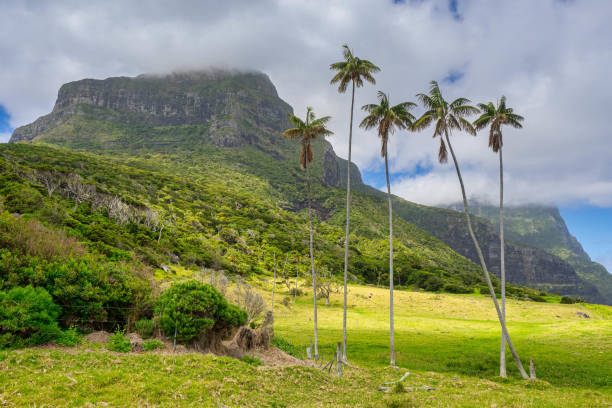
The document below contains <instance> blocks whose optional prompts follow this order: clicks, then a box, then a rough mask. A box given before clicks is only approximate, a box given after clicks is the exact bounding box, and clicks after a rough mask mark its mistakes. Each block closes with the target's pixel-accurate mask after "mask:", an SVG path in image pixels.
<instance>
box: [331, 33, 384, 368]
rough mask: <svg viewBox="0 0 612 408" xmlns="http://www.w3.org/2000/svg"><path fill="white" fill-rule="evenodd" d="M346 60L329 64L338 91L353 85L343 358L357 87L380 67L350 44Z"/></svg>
mask: <svg viewBox="0 0 612 408" xmlns="http://www.w3.org/2000/svg"><path fill="white" fill-rule="evenodd" d="M342 48H343V51H342V55H343V57H344V61H340V62H336V63H334V64H331V65H330V66H329V69H331V70H332V71H338V73H336V75H334V77H333V78H332V79H331V81H330V83H331V84H336V83H338V84H339V85H338V92H340V93H344V92H346V89H347V87H348V85H349V84H351V85H352V90H353V92H352V96H351V121H350V126H349V143H348V162H347V170H346V237H345V239H344V306H343V310H342V359H343V360H345V361H346V360H347V357H346V295H347V287H346V285H347V276H348V253H349V231H350V224H351V146H352V142H353V108H354V106H355V87H357V88H359V87H361V86H363V80H364V79H365V80H366V81H368V82H370V83H371V84H376V80H375V79H374V77H373V76H372V74H374V73H376V72H379V71H380V68H378V67H377V66H376V65H374V64H372V63H371V62H370V61H368V60H363V59H360V58H357V57H355V56H354V55H353V52H352V51H351V49H350V48H349V46H348V45H346V44H344V45H343V46H342Z"/></svg>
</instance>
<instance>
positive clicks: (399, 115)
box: [284, 45, 528, 378]
mask: <svg viewBox="0 0 612 408" xmlns="http://www.w3.org/2000/svg"><path fill="white" fill-rule="evenodd" d="M343 57H344V60H342V61H340V62H337V63H334V64H331V65H330V69H331V70H332V71H335V72H336V73H335V75H334V77H333V78H332V79H331V84H338V91H339V92H340V93H344V92H346V90H347V89H348V87H349V86H350V87H351V90H352V95H351V111H350V125H349V140H348V143H349V145H348V164H347V183H346V237H345V241H344V245H345V247H344V307H343V321H342V328H343V335H342V357H343V359H344V361H345V362H346V361H347V351H346V345H347V330H346V319H347V314H346V313H347V312H346V311H347V276H348V254H349V233H350V207H351V179H350V177H351V172H350V164H351V144H352V135H353V111H354V105H355V88H359V87H362V86H363V85H364V81H367V82H370V83H371V84H375V83H376V80H375V79H374V77H373V74H375V73H377V72H379V71H380V68H379V67H377V66H376V65H374V64H373V63H372V62H370V61H368V60H364V59H360V58H358V57H356V56H355V55H354V54H353V52H352V50H351V49H350V48H349V47H348V45H344V46H343ZM377 95H378V103H377V104H376V103H374V104H367V105H364V106H363V107H362V110H363V111H365V112H366V114H367V115H366V117H365V118H364V119H363V120H362V121H361V123H360V125H359V126H360V127H362V128H363V129H366V130H368V129H376V131H377V134H378V137H379V138H380V141H381V156H382V157H383V158H384V161H385V175H386V181H387V198H388V203H389V326H390V339H389V340H390V364H391V366H395V343H394V327H393V323H394V317H393V207H392V197H391V185H390V182H389V163H388V162H389V161H388V146H389V136H390V135H392V134H393V133H395V131H400V130H407V131H413V132H417V131H423V130H425V129H428V128H429V127H430V126H432V127H433V129H434V132H433V137H434V138H435V137H439V138H440V147H439V149H438V159H439V161H440V163H446V162H447V160H448V152H449V151H450V154H451V157H452V159H453V163H454V165H455V170H456V172H457V178H458V180H459V185H460V187H461V194H462V199H463V209H464V212H465V217H466V222H467V226H468V231H469V234H470V237H471V239H472V241H473V243H474V246H475V248H476V252H477V254H478V258H479V260H480V265H481V267H482V271H483V273H484V276H485V280H486V282H487V285H488V287H489V291H490V294H491V298H492V299H493V303H494V305H495V310H496V311H497V316H498V319H499V322H500V325H501V351H500V375H501V376H503V377H505V376H506V359H505V350H506V343H507V344H508V347H509V349H510V352H511V353H512V356H513V358H514V360H515V362H516V365H517V367H518V369H519V371H520V373H521V375H522V376H523V378H528V376H527V373H526V372H525V370H524V368H523V366H522V364H521V361H520V359H519V357H518V354H517V353H516V350H515V348H514V346H513V344H512V341H511V339H510V336H509V334H508V330H507V328H506V322H505V316H506V313H505V283H506V282H505V264H504V234H503V225H504V224H503V159H502V146H503V139H502V127H503V126H506V125H509V126H512V127H515V128H521V127H522V125H521V122H522V121H523V117H522V116H520V115H517V114H515V113H514V112H513V110H512V109H511V108H508V107H507V106H506V98H505V97H504V96H502V97H501V98H500V100H499V101H498V103H497V105H494V104H493V103H492V102H489V103H487V104H482V103H481V104H478V105H477V107H476V106H472V105H470V103H471V101H470V100H469V99H467V98H457V99H455V100H453V101H452V102H450V103H449V102H447V101H446V100H445V99H444V96H443V95H442V91H441V90H440V86H439V84H438V83H437V82H436V81H431V83H430V88H429V92H428V93H419V94H417V95H416V98H417V100H418V101H419V102H420V104H421V105H422V106H423V108H424V109H425V112H424V113H423V114H422V115H421V116H420V117H419V118H418V119H417V118H416V117H415V116H414V115H412V114H411V113H410V111H411V110H412V109H414V108H416V107H417V104H416V103H413V102H401V103H399V104H397V105H392V104H391V102H390V100H389V95H388V94H386V93H384V92H381V91H379V92H378V94H377ZM476 114H480V116H479V117H478V118H477V119H476V120H475V121H473V122H470V121H469V120H468V119H467V118H468V117H470V116H472V115H476ZM329 120H330V117H329V116H325V117H322V118H316V116H315V114H314V112H313V110H312V108H310V107H308V108H307V109H306V119H305V120H302V119H300V118H298V117H297V116H295V115H290V121H291V123H292V124H293V126H294V127H293V128H291V129H287V130H286V131H285V132H284V134H285V136H286V137H289V138H292V139H298V140H300V142H301V145H302V150H301V155H300V164H301V166H302V168H303V169H305V170H306V183H307V191H306V193H307V200H308V222H309V227H310V263H311V269H312V281H313V289H314V339H315V340H314V355H315V359H316V358H318V332H317V289H316V273H315V263H314V253H313V229H312V209H311V198H310V168H309V164H310V163H311V162H312V160H313V153H312V149H311V142H312V141H313V140H314V139H316V138H318V137H323V136H327V135H330V134H331V132H330V131H329V130H328V129H327V128H326V125H327V123H328V122H329ZM485 128H489V147H491V148H492V150H493V152H495V153H499V164H500V166H499V169H500V173H499V174H500V205H499V209H500V247H501V254H500V255H501V265H500V266H501V307H500V305H499V303H498V302H497V298H496V296H495V290H494V288H493V284H492V282H491V277H490V275H489V272H488V270H487V266H486V264H485V261H484V256H483V254H482V250H481V248H480V245H479V244H478V240H477V239H476V235H475V234H474V230H473V228H472V222H471V219H470V213H469V208H468V202H467V196H466V192H465V186H464V183H463V178H462V176H461V171H460V169H459V163H458V161H457V156H456V154H455V151H454V150H453V147H452V144H451V139H450V136H451V135H452V134H453V131H456V132H461V131H463V132H466V133H469V134H471V135H474V136H475V135H476V132H477V131H478V130H482V129H485Z"/></svg>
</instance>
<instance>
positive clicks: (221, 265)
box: [0, 144, 528, 295]
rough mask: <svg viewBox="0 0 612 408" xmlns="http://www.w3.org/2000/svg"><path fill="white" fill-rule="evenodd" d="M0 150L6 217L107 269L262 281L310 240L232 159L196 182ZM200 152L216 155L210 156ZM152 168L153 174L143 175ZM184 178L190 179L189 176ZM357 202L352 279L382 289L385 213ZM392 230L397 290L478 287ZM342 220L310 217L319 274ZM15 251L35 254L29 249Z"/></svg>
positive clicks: (469, 270)
mask: <svg viewBox="0 0 612 408" xmlns="http://www.w3.org/2000/svg"><path fill="white" fill-rule="evenodd" d="M211 149H212V148H211ZM213 150H214V149H213ZM247 152H248V150H247V151H245V150H240V151H236V152H235V153H236V154H244V155H246V156H248V157H251V158H252V157H254V156H256V154H257V152H256V151H253V152H251V153H253V154H246V153H247ZM217 153H218V154H226V151H225V150H223V151H221V150H219V151H218V152H217ZM0 154H1V157H0V166H1V167H0V168H1V169H2V180H1V183H0V186H1V187H0V195H2V197H3V208H4V210H5V211H7V212H8V213H13V214H22V216H21V218H22V219H30V220H32V221H35V220H36V221H39V222H42V223H43V224H44V225H47V226H48V227H50V228H52V229H57V230H61V231H65V232H66V233H67V235H68V236H73V237H76V238H77V240H79V241H80V242H82V243H83V244H84V245H85V247H86V248H87V251H88V252H90V253H92V254H98V255H97V256H100V257H103V258H104V257H105V258H106V259H107V260H108V261H109V262H111V261H113V260H123V261H122V262H124V261H125V262H128V263H132V264H134V265H142V268H144V269H148V270H150V271H153V270H154V269H156V268H160V267H162V266H163V265H171V264H180V265H183V266H185V267H189V268H202V267H206V268H213V269H222V270H226V271H229V272H230V273H232V274H240V275H245V276H249V275H250V274H269V273H270V271H271V269H272V254H273V253H276V254H277V255H278V256H280V255H281V254H288V256H290V257H291V258H290V262H292V263H295V262H296V260H297V256H298V255H302V262H304V259H305V258H304V254H306V248H307V237H308V232H307V222H306V218H305V213H304V211H297V212H293V211H288V210H286V209H283V206H288V204H287V202H286V201H284V200H282V199H278V197H279V194H278V190H277V189H275V188H274V187H273V185H272V184H271V183H270V182H268V181H265V180H263V179H260V178H257V177H255V176H253V175H251V174H249V173H248V172H241V171H240V167H239V166H235V165H231V164H228V163H232V161H231V160H227V157H226V160H223V161H221V160H203V161H202V163H204V164H203V167H206V168H207V169H208V171H199V172H198V173H197V174H198V175H197V177H194V178H193V179H191V178H190V177H178V176H175V175H173V174H172V172H169V171H167V170H166V169H167V168H174V169H175V171H176V172H178V171H179V169H180V168H181V167H180V166H179V167H173V166H172V156H164V158H162V157H156V156H155V155H151V157H150V158H144V159H136V158H133V157H130V158H129V159H125V163H126V164H121V163H119V161H118V160H116V159H109V158H104V157H99V156H92V155H85V154H81V153H74V152H68V151H64V150H57V149H52V148H48V147H42V146H28V145H22V144H17V145H5V146H0ZM206 157H208V158H209V159H210V158H211V157H214V155H213V154H212V153H210V152H209V153H207V155H206ZM155 164H157V167H158V168H159V169H160V172H154V171H151V170H144V169H145V168H152V167H154V166H155ZM288 167H290V166H288ZM184 171H185V173H184V174H189V173H190V172H193V169H191V170H189V171H188V170H184ZM296 171H297V170H296ZM47 178H50V181H49V180H47ZM45 183H47V184H53V183H56V189H55V190H53V192H52V193H51V194H49V190H48V188H47V187H45ZM295 188H296V190H295V191H293V190H287V192H286V194H298V195H299V194H300V193H298V189H299V185H296V186H295ZM325 193H326V194H327V195H324V194H325ZM341 193H342V190H341V189H330V188H327V189H323V188H321V190H320V191H319V190H317V195H318V196H319V197H324V198H325V202H326V203H327V204H328V205H329V206H330V207H332V208H333V207H334V206H340V205H341V204H342V200H341V198H340V197H341ZM281 197H282V196H281ZM354 200H355V201H354V202H355V211H354V214H355V215H354V220H355V224H356V226H357V227H356V228H355V229H354V234H353V238H352V245H351V249H352V252H353V256H352V257H351V265H350V271H351V274H352V275H353V276H354V277H355V279H357V280H359V281H362V282H367V283H379V282H380V283H384V282H386V280H385V279H388V275H387V269H386V267H387V265H388V259H386V257H385V255H386V254H387V251H388V250H385V248H388V246H387V245H388V243H387V239H386V231H385V227H384V225H385V223H384V220H385V217H386V211H385V208H384V207H382V206H380V205H378V202H377V201H376V200H374V199H373V198H372V197H370V196H368V195H366V194H360V193H358V194H356V195H355V198H354ZM13 219H14V217H13ZM396 223H397V227H396V237H397V239H398V245H397V248H396V252H395V259H396V264H397V270H398V273H397V274H396V276H397V278H396V279H397V282H396V283H397V284H398V285H400V284H403V285H406V284H408V285H415V286H417V287H422V288H424V289H427V290H444V289H446V290H451V291H465V292H469V291H474V290H475V289H478V288H480V287H481V286H482V278H481V274H480V271H479V270H478V268H477V267H476V266H475V265H474V264H473V263H471V262H470V261H468V260H466V259H465V258H463V257H462V256H460V255H458V254H457V253H456V252H454V251H452V250H451V249H450V248H448V246H446V245H445V244H444V243H442V242H441V241H439V240H438V239H436V238H435V237H433V236H432V235H430V234H429V233H427V232H424V231H422V230H419V229H418V228H416V227H414V226H413V225H411V224H408V223H406V222H405V221H403V220H402V219H400V218H398V219H397V222H396ZM342 224H343V220H342V218H341V216H340V215H339V214H337V213H330V214H329V217H328V218H327V219H326V220H325V221H321V220H318V221H317V222H316V233H315V248H316V253H315V259H316V260H317V263H318V265H319V268H320V269H323V270H328V271H330V272H331V273H333V274H340V273H341V269H342V262H343V254H342V236H343V235H342V232H343V229H342ZM162 226H163V228H162ZM15 250H19V248H17V249H15ZM21 251H22V252H25V255H28V256H32V257H33V256H35V254H31V253H27V248H25V249H21ZM142 268H141V269H142ZM9 272H10V271H8V270H5V272H4V273H5V274H6V273H9ZM151 273H152V272H149V274H151ZM29 282H30V281H28V280H27V279H24V282H22V283H29ZM520 293H528V291H527V290H524V289H518V288H517V289H516V295H518V294H520Z"/></svg>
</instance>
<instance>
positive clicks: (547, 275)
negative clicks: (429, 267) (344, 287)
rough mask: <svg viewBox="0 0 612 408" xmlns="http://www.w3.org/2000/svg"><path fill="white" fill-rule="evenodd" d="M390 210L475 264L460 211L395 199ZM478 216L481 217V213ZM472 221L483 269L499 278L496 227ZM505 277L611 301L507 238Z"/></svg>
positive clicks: (572, 272)
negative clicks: (483, 265) (412, 203)
mask: <svg viewBox="0 0 612 408" xmlns="http://www.w3.org/2000/svg"><path fill="white" fill-rule="evenodd" d="M475 207H478V206H475ZM394 211H395V212H397V213H398V214H399V215H400V216H401V217H402V218H404V219H406V220H407V221H409V222H411V223H413V224H415V225H416V226H418V227H420V228H423V229H424V230H426V231H429V232H431V233H432V234H433V235H435V236H436V237H438V238H439V239H441V240H442V241H443V242H444V243H446V244H447V245H448V246H450V247H451V248H452V249H454V250H455V251H457V252H458V253H460V254H461V255H463V256H465V257H467V258H468V259H470V260H471V261H472V262H474V263H476V264H479V261H478V255H477V253H476V249H475V248H474V245H473V243H472V240H471V238H470V236H469V233H468V230H467V227H466V223H465V218H464V215H463V213H462V212H459V211H455V210H452V209H432V208H431V207H425V206H418V205H411V204H410V203H406V202H402V201H399V200H398V202H397V203H394ZM461 211H463V207H461ZM498 211H499V210H498ZM480 214H481V215H482V211H481V212H480ZM472 221H473V223H474V230H475V234H476V236H477V238H478V242H479V244H480V246H481V248H482V251H483V255H484V257H485V262H486V264H487V268H488V269H489V271H490V272H491V273H493V274H495V275H496V276H498V277H499V276H500V242H499V234H498V232H497V231H498V227H497V226H496V225H494V224H493V223H491V222H489V221H488V220H486V219H483V218H479V217H473V219H472ZM564 225H565V224H564ZM508 229H509V230H510V229H511V228H508ZM566 230H567V228H566ZM580 249H581V247H580ZM506 278H507V280H508V281H509V282H512V283H517V284H523V285H526V286H530V287H535V288H541V289H544V290H548V291H551V292H553V293H561V294H564V295H570V296H580V297H583V298H585V299H588V300H589V301H591V302H598V303H607V304H609V303H610V302H611V299H607V297H606V296H604V295H603V293H601V292H600V291H599V290H598V288H597V287H596V285H594V284H593V283H592V282H591V281H589V280H588V279H584V278H583V276H581V274H580V273H579V271H577V268H576V267H575V266H574V265H573V264H572V263H571V262H570V261H569V260H566V259H563V258H561V257H560V256H557V255H556V254H554V253H551V252H549V251H547V250H545V249H542V248H536V247H532V246H527V245H523V244H522V243H517V242H513V241H511V240H510V239H507V241H506Z"/></svg>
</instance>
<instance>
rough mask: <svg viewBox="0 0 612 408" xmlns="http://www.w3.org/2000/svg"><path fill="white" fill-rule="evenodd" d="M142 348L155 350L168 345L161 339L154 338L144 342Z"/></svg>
mask: <svg viewBox="0 0 612 408" xmlns="http://www.w3.org/2000/svg"><path fill="white" fill-rule="evenodd" d="M142 348H143V349H145V351H153V350H157V349H162V348H166V345H165V344H164V343H162V342H161V341H159V340H156V339H152V340H147V341H145V342H144V343H142Z"/></svg>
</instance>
